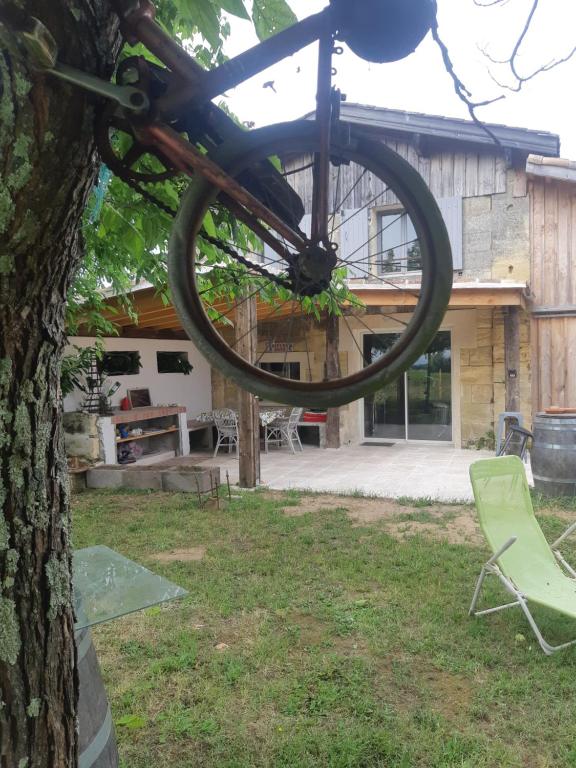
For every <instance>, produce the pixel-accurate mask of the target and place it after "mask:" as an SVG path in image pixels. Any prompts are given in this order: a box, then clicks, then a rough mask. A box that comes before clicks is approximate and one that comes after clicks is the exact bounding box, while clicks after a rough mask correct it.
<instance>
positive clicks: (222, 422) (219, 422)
mask: <svg viewBox="0 0 576 768" xmlns="http://www.w3.org/2000/svg"><path fill="white" fill-rule="evenodd" d="M213 416H214V426H215V427H216V429H217V430H218V439H217V440H216V447H215V449H214V456H216V454H217V453H218V451H219V449H220V446H221V445H222V444H226V445H227V446H228V453H232V448H233V447H234V446H236V447H237V446H238V416H237V415H236V413H235V411H233V410H232V409H231V408H224V409H223V410H220V411H214V413H213Z"/></svg>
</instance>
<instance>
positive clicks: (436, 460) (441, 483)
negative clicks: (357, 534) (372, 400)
mask: <svg viewBox="0 0 576 768" xmlns="http://www.w3.org/2000/svg"><path fill="white" fill-rule="evenodd" d="M491 456H494V454H493V453H490V452H488V451H468V450H462V449H459V448H452V447H448V446H444V445H429V444H428V445H415V444H413V443H395V444H393V445H391V446H384V445H355V446H346V447H343V448H340V449H338V450H330V449H321V448H316V447H314V446H310V445H305V446H304V450H303V452H302V453H296V454H293V453H291V451H290V450H289V449H288V448H281V449H278V448H275V449H271V450H270V453H268V454H265V453H264V452H263V453H262V457H261V482H262V484H263V485H265V486H267V487H268V488H272V489H276V490H289V489H291V488H298V489H301V490H310V491H328V492H332V493H344V494H352V493H358V492H360V493H363V494H366V495H371V496H380V497H382V498H398V497H400V496H409V497H412V498H418V497H431V498H433V499H436V500H438V501H464V500H466V501H471V500H472V488H471V486H470V480H469V477H468V468H469V466H470V464H472V463H473V462H475V461H477V460H478V459H482V458H489V457H491ZM176 461H177V462H182V463H186V464H188V463H193V464H208V465H213V466H219V467H220V469H221V472H222V481H223V482H225V479H226V471H228V473H229V478H230V482H231V483H233V484H236V483H237V482H238V460H237V458H236V454H235V453H232V454H229V453H228V452H227V451H226V450H224V451H220V452H219V454H218V456H217V457H216V458H212V456H211V455H210V454H208V453H206V452H203V453H200V452H193V453H191V454H190V456H186V457H182V458H180V459H177V460H176ZM170 463H171V464H174V462H173V461H171V462H170Z"/></svg>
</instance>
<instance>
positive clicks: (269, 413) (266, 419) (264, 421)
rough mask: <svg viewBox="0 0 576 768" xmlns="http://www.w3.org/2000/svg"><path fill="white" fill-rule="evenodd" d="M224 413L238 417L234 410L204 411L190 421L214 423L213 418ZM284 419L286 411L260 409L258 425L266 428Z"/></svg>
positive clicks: (280, 409)
mask: <svg viewBox="0 0 576 768" xmlns="http://www.w3.org/2000/svg"><path fill="white" fill-rule="evenodd" d="M226 411H234V413H236V415H238V413H237V411H235V410H234V408H220V409H218V410H214V411H205V412H203V413H199V414H197V415H196V416H194V419H193V420H192V421H194V422H214V417H215V416H218V414H222V413H225V412H226ZM285 417H286V409H285V408H281V407H280V408H278V407H274V408H262V409H261V410H260V413H259V418H260V424H261V425H262V426H263V427H266V426H268V424H271V423H272V422H273V421H276V419H282V418H285Z"/></svg>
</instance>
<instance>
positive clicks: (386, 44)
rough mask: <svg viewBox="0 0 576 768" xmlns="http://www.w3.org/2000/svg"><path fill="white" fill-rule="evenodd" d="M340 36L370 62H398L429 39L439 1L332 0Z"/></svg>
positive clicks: (355, 51) (340, 38)
mask: <svg viewBox="0 0 576 768" xmlns="http://www.w3.org/2000/svg"><path fill="white" fill-rule="evenodd" d="M330 5H331V7H332V9H333V12H334V19H335V22H336V27H337V29H338V33H337V37H338V39H339V40H344V42H345V43H347V45H348V46H349V47H350V48H351V49H352V50H353V51H354V53H355V54H357V55H358V56H361V57H362V58H363V59H367V60H368V61H374V62H378V63H384V62H390V61H398V60H399V59H403V58H405V57H406V56H408V55H409V54H411V53H412V52H413V51H415V50H416V48H417V47H418V45H419V44H420V43H421V42H422V40H423V39H424V38H425V37H426V34H427V33H428V30H429V29H430V27H431V26H432V23H433V21H434V19H435V17H436V0H357V1H356V2H354V3H352V2H350V0H330Z"/></svg>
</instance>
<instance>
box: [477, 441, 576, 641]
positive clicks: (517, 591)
mask: <svg viewBox="0 0 576 768" xmlns="http://www.w3.org/2000/svg"><path fill="white" fill-rule="evenodd" d="M470 479H471V480H472V488H473V490H474V499H475V501H476V508H477V510H478V516H479V518H480V525H481V527H482V530H483V531H484V535H485V536H486V539H487V541H488V543H489V544H490V547H491V549H492V552H493V553H494V554H493V555H492V557H491V558H490V559H489V560H488V562H487V563H486V564H485V565H484V567H483V568H482V571H481V572H480V577H479V578H478V582H477V584H476V589H475V590H474V597H473V598H472V605H471V606H470V611H469V613H470V615H474V616H483V615H485V614H487V613H494V612H495V611H502V610H504V609H505V608H512V607H513V606H515V605H519V606H520V608H521V609H522V610H523V611H524V614H525V615H526V618H527V619H528V622H529V623H530V626H531V627H532V629H533V630H534V634H535V635H536V637H537V638H538V642H539V643H540V646H541V648H542V650H543V651H544V653H546V654H551V653H553V652H554V651H559V650H560V649H561V648H566V647H567V646H569V645H573V644H574V643H576V640H572V641H571V642H569V643H563V644H562V645H556V646H552V645H550V644H549V643H547V642H546V640H544V638H543V637H542V633H541V632H540V630H539V628H538V625H537V624H536V622H535V620H534V617H533V616H532V613H531V611H530V606H531V605H532V604H534V603H535V604H537V605H544V606H546V608H552V609H554V610H556V611H560V613H564V614H565V615H566V616H571V617H572V618H574V619H576V571H574V569H573V568H571V567H570V565H568V563H567V562H566V561H565V560H564V558H563V557H562V555H561V554H560V552H559V551H558V546H559V545H560V543H561V542H562V541H564V539H565V538H566V537H567V536H569V535H570V534H571V533H572V531H574V530H575V529H576V523H573V524H572V525H570V526H569V527H568V528H567V530H566V531H565V532H564V533H563V534H562V536H560V538H559V539H556V541H555V542H554V543H553V544H552V545H550V544H548V542H547V541H546V539H545V538H544V534H543V533H542V530H541V528H540V526H539V525H538V522H537V520H536V518H535V517H534V510H533V509H532V500H531V499H530V493H529V491H528V483H527V482H526V473H525V471H524V465H523V464H522V462H521V460H520V459H519V458H518V456H502V457H501V458H496V459H484V460H482V461H477V462H475V463H474V464H472V466H471V467H470ZM489 574H493V575H494V576H497V577H498V578H499V579H500V581H501V582H502V584H503V585H504V587H505V588H506V590H507V591H508V592H510V594H512V595H513V597H514V601H513V602H511V603H506V604H505V605H499V606H497V607H496V608H488V609H487V610H483V611H477V610H476V604H477V602H478V598H479V596H480V590H481V589H482V584H483V582H484V579H485V578H486V576H487V575H489Z"/></svg>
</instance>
